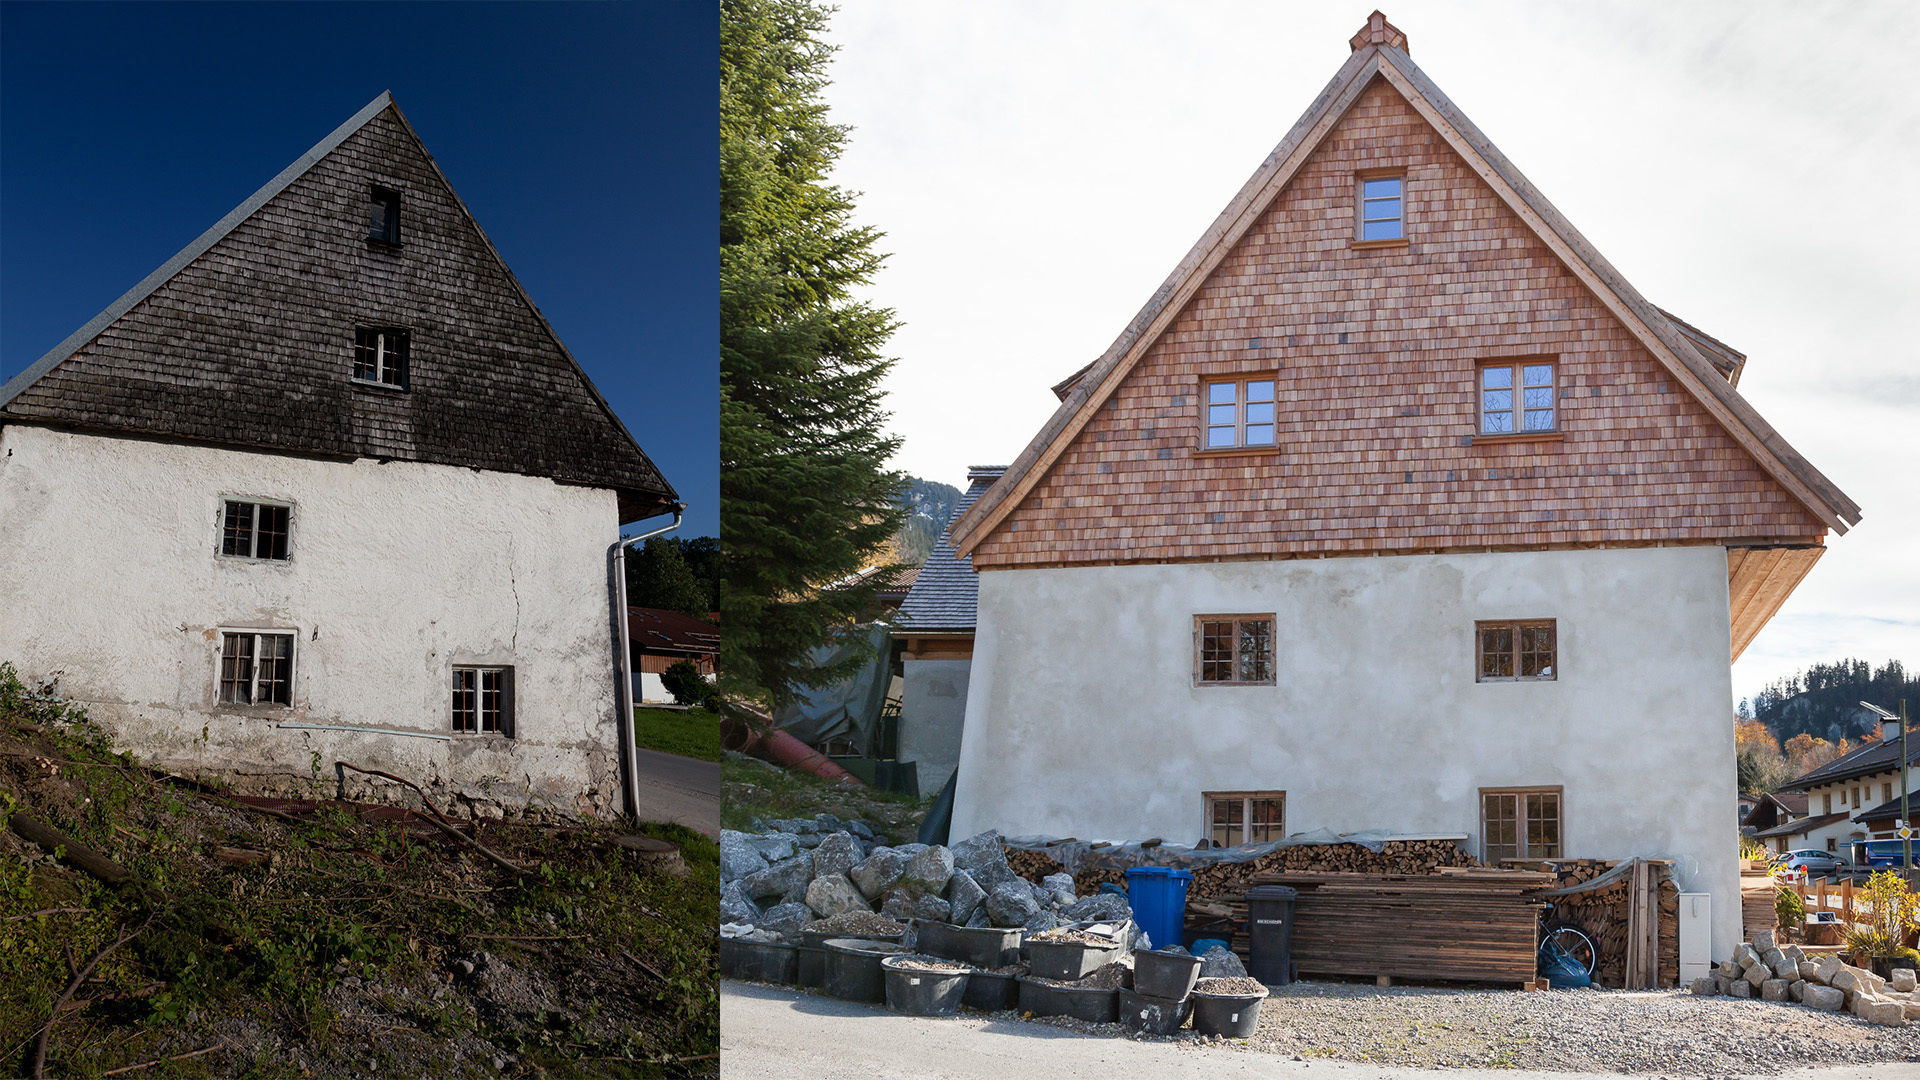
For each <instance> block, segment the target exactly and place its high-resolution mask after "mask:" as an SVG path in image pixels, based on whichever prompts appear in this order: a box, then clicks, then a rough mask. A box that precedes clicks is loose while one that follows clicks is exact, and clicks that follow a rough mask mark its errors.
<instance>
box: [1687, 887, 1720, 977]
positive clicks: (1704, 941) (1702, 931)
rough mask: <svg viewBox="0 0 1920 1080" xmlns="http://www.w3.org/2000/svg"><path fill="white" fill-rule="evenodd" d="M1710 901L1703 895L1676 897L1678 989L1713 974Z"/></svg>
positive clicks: (1698, 893)
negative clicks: (1678, 964)
mask: <svg viewBox="0 0 1920 1080" xmlns="http://www.w3.org/2000/svg"><path fill="white" fill-rule="evenodd" d="M1712 928H1713V897H1711V896H1709V895H1707V894H1706V893H1703V892H1683V893H1681V894H1680V985H1681V986H1686V985H1688V984H1690V983H1692V982H1693V980H1695V979H1704V978H1706V977H1707V976H1708V975H1711V974H1712V973H1713V938H1712V936H1711V931H1712Z"/></svg>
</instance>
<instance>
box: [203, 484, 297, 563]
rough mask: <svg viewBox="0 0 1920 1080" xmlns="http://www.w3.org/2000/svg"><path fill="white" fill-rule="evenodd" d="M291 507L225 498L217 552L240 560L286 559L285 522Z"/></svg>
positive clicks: (291, 509) (290, 513)
mask: <svg viewBox="0 0 1920 1080" xmlns="http://www.w3.org/2000/svg"><path fill="white" fill-rule="evenodd" d="M292 514H293V508H292V507H291V506H287V505H286V504H284V503H264V502H251V501H246V500H241V499H227V500H225V509H224V510H223V511H222V513H221V519H220V554H222V555H232V556H235V557H236V558H241V559H276V560H283V559H286V558H287V524H288V520H289V519H290V517H291V516H292Z"/></svg>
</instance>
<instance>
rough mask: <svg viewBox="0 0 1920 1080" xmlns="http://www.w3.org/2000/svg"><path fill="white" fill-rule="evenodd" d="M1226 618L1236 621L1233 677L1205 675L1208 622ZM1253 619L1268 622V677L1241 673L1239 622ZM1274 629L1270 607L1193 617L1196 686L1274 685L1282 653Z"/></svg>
mask: <svg viewBox="0 0 1920 1080" xmlns="http://www.w3.org/2000/svg"><path fill="white" fill-rule="evenodd" d="M1223 622H1224V623H1232V624H1233V631H1232V633H1233V642H1234V649H1233V655H1232V658H1231V661H1230V662H1231V663H1232V664H1233V678H1231V679H1208V678H1204V677H1203V675H1204V673H1205V670H1206V669H1205V666H1204V665H1205V663H1206V660H1205V652H1206V647H1205V646H1206V627H1207V624H1208V623H1223ZM1251 622H1264V623H1266V624H1267V652H1266V665H1267V677H1266V678H1264V679H1246V678H1242V677H1241V675H1242V670H1243V669H1242V668H1241V656H1240V648H1239V642H1240V624H1241V623H1251ZM1275 630H1276V623H1275V619H1274V617H1273V613H1272V612H1270V611H1269V612H1249V613H1242V614H1237V615H1195V616H1194V617H1193V685H1194V686H1196V687H1199V686H1272V685H1274V677H1275V671H1276V668H1277V666H1278V665H1277V660H1278V653H1279V647H1278V643H1277V640H1276V633H1275ZM1216 662H1218V661H1216Z"/></svg>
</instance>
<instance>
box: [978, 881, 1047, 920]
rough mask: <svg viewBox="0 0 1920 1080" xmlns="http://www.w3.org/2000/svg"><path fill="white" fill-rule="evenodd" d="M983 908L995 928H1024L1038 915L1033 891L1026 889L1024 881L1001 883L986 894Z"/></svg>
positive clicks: (1038, 908) (1037, 906)
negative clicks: (1028, 921)
mask: <svg viewBox="0 0 1920 1080" xmlns="http://www.w3.org/2000/svg"><path fill="white" fill-rule="evenodd" d="M984 906H985V907H986V909H987V918H988V919H989V920H991V921H992V923H993V925H995V926H1006V927H1014V926H1025V925H1026V924H1027V920H1028V919H1031V918H1033V917H1034V916H1035V915H1038V914H1039V913H1040V905H1039V904H1037V903H1035V902H1034V899H1033V890H1032V889H1029V888H1027V887H1026V882H1024V881H1008V882H1004V883H1002V884H1001V885H999V886H998V887H996V888H995V889H994V890H993V891H992V892H989V893H988V894H987V900H986V903H985V905H984Z"/></svg>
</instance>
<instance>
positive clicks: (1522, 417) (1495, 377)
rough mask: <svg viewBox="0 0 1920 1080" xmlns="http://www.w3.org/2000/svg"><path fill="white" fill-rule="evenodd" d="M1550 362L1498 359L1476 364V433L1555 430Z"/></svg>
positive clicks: (1552, 371) (1490, 433)
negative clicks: (1477, 431)
mask: <svg viewBox="0 0 1920 1080" xmlns="http://www.w3.org/2000/svg"><path fill="white" fill-rule="evenodd" d="M1553 369H1554V362H1553V361H1551V360H1539V359H1534V360H1521V361H1500V362H1497V363H1482V364H1481V365H1480V434H1482V435H1512V434H1515V433H1524V432H1535V431H1557V430H1559V429H1558V428H1557V427H1555V424H1554V412H1555V395H1554V370H1553Z"/></svg>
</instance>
